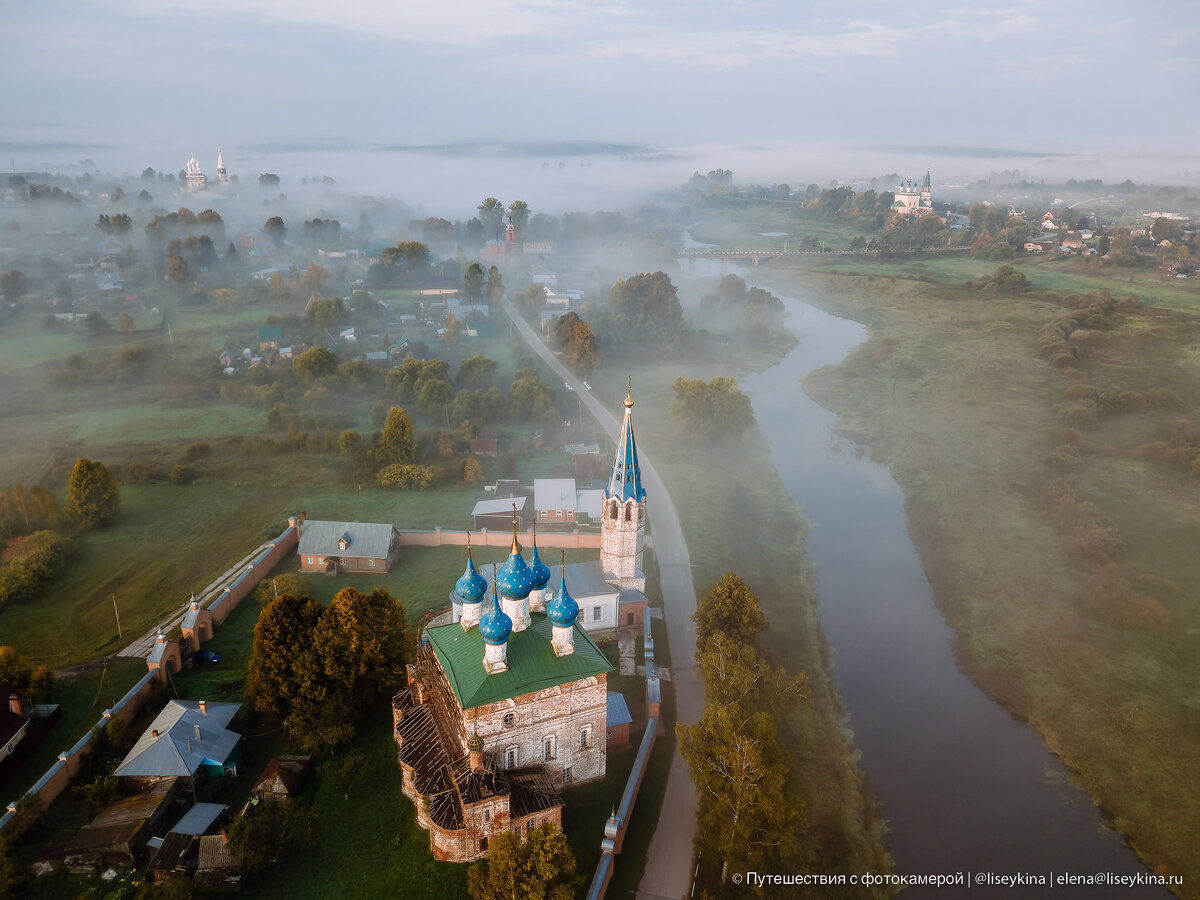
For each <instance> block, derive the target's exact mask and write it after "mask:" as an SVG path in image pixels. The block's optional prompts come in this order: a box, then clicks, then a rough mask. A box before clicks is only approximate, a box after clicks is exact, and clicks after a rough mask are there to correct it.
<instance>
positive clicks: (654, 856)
mask: <svg viewBox="0 0 1200 900" xmlns="http://www.w3.org/2000/svg"><path fill="white" fill-rule="evenodd" d="M502 305H503V307H504V310H505V312H507V313H508V315H509V318H511V319H512V320H513V323H514V324H515V326H516V329H517V331H518V332H520V334H521V336H522V337H523V338H524V339H525V341H526V342H527V343H528V344H529V346H530V347H532V348H533V350H534V351H535V352H536V353H537V354H538V355H539V356H540V357H541V358H542V359H544V360H545V361H546V362H547V363H548V364H549V365H550V368H552V369H553V370H554V371H555V372H556V373H557V374H558V376H559V377H560V378H562V379H563V381H566V382H569V383H570V384H571V386H572V387H574V388H575V393H576V394H577V395H578V396H579V399H580V400H581V401H582V403H583V404H584V406H586V407H587V408H588V411H589V412H591V413H592V415H593V416H595V417H596V421H597V422H599V423H600V427H601V428H603V429H604V430H605V431H607V432H608V434H609V435H610V436H611V437H612V439H613V441H614V442H615V441H616V439H617V438H618V437H619V436H620V430H621V423H620V421H619V420H618V419H617V418H616V417H615V416H613V414H612V413H610V412H609V411H608V410H607V409H606V408H605V407H603V406H602V405H601V404H600V402H599V401H598V400H596V398H595V397H593V396H592V394H591V392H590V391H588V390H587V389H586V388H585V387H584V386H583V383H582V382H581V381H580V380H578V379H577V378H576V377H575V376H574V375H573V374H571V372H570V371H569V370H568V369H567V368H566V366H564V365H563V364H562V363H561V362H560V361H559V360H558V358H557V357H555V356H554V354H553V353H551V352H550V350H549V348H548V347H546V345H545V344H544V343H543V342H542V340H541V338H539V337H538V336H537V334H535V333H534V331H533V329H532V328H530V327H529V325H528V324H527V323H526V322H525V320H524V319H522V318H521V316H520V315H519V314H518V313H517V311H516V309H515V308H514V307H513V305H512V303H511V301H509V300H508V298H505V299H504V300H503V301H502ZM624 399H625V398H623V397H621V398H617V402H618V403H619V402H620V401H621V400H624ZM635 399H636V398H635ZM642 408H643V409H645V408H646V406H645V405H643V407H642ZM635 425H636V421H635ZM638 462H639V464H640V465H641V469H642V484H643V487H645V489H646V494H647V496H648V498H649V500H648V502H647V504H646V506H647V508H648V510H649V513H650V527H651V529H652V530H653V532H654V553H655V557H656V558H657V559H658V566H659V570H660V572H661V581H662V593H663V608H664V613H665V617H666V623H667V638H668V640H669V641H670V646H671V661H672V667H671V677H672V679H673V680H674V684H675V710H676V716H677V717H678V719H679V721H680V722H686V723H692V722H696V721H697V720H699V718H700V715H701V713H702V712H703V710H704V689H703V687H702V686H701V684H700V680H699V679H698V678H697V677H696V674H695V672H693V671H692V657H693V656H694V655H695V652H696V625H695V623H694V622H693V621H692V613H694V612H695V611H696V588H695V586H694V585H693V584H692V567H691V559H690V557H689V556H688V550H687V544H686V543H685V542H684V539H683V528H682V526H681V525H680V524H679V514H678V513H676V512H675V505H674V504H673V503H672V502H671V497H670V495H669V494H668V493H667V488H666V486H665V485H664V484H663V481H662V479H661V478H659V476H658V472H656V471H655V469H654V466H653V465H652V464H651V462H650V460H649V458H648V457H647V456H646V454H645V448H642V449H641V450H640V451H639V453H638ZM635 815H636V813H635ZM695 834H696V789H695V787H694V786H693V784H692V779H691V776H690V775H689V774H688V770H687V764H686V763H684V761H683V758H682V757H681V756H680V755H679V751H678V749H677V750H676V751H675V756H674V757H673V758H672V760H671V769H670V773H669V774H668V775H667V792H666V796H665V797H664V798H663V805H662V812H661V813H659V816H658V827H657V828H656V829H655V831H654V837H653V838H652V839H651V841H650V853H649V856H648V858H647V862H646V872H645V874H644V875H643V876H642V880H641V883H640V884H638V891H637V896H638V897H639V898H641V900H654V898H672V900H674V898H680V897H687V896H688V895H689V894H690V893H691V887H692V874H693V872H694V869H695V866H694V865H693V855H694V854H693V850H692V838H693V837H694V836H695ZM619 864H620V863H619V861H618V865H619Z"/></svg>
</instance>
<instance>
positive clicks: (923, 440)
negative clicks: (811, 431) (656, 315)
mask: <svg viewBox="0 0 1200 900" xmlns="http://www.w3.org/2000/svg"><path fill="white" fill-rule="evenodd" d="M1030 274H1031V278H1032V281H1033V284H1034V286H1035V287H1041V285H1040V284H1039V283H1038V277H1037V275H1036V272H1034V273H1030ZM774 280H777V281H779V282H780V283H781V287H782V285H783V284H784V283H788V282H789V277H788V276H787V275H785V274H782V273H780V274H778V276H777V278H776V279H774ZM790 284H791V286H792V288H793V289H796V288H800V289H804V288H807V289H809V290H811V291H813V292H814V293H815V295H816V296H815V297H813V298H812V299H813V302H816V303H817V304H818V305H822V306H825V307H826V308H829V309H831V310H833V311H835V312H839V313H842V314H847V315H850V316H852V317H854V318H856V319H858V320H860V321H863V322H865V323H867V325H868V326H869V328H870V335H871V336H870V338H869V340H868V341H867V342H866V343H865V344H864V345H862V346H861V347H859V348H858V349H857V350H856V351H854V352H853V353H852V354H851V355H850V356H849V357H848V359H847V360H846V362H844V363H843V364H842V365H840V366H838V367H836V368H831V369H825V370H821V371H819V372H816V373H814V374H812V375H810V376H809V377H808V378H807V379H806V381H805V387H806V388H807V389H808V390H809V391H810V392H811V393H812V394H813V395H814V396H815V397H816V398H817V399H818V400H819V401H820V402H821V403H823V404H825V405H826V406H828V407H830V408H831V409H834V410H835V411H837V412H838V413H839V415H840V416H841V422H840V426H839V427H840V428H841V429H842V430H843V432H845V433H847V434H848V435H850V436H852V437H854V438H855V439H857V440H859V441H861V442H864V443H866V444H867V445H868V446H869V447H870V448H871V450H872V452H873V454H874V455H876V456H877V457H878V458H879V459H881V460H882V461H884V462H885V463H887V464H888V465H889V466H890V468H891V470H892V472H893V474H894V475H895V477H896V479H897V481H898V482H899V483H900V485H901V486H902V487H903V489H904V492H905V496H906V498H907V511H908V520H909V528H910V532H911V533H912V535H913V538H914V541H915V542H916V544H917V547H918V550H919V551H920V554H921V557H922V560H923V562H924V565H925V570H926V573H927V575H928V577H929V579H930V582H931V584H932V585H933V589H934V594H935V597H936V599H937V602H938V604H939V606H940V607H941V609H942V610H943V612H944V614H945V615H946V616H947V618H948V620H949V621H950V622H951V623H952V624H953V625H954V626H955V628H956V631H957V635H958V637H957V645H956V647H957V650H958V653H959V657H960V660H961V661H962V663H963V665H964V666H965V667H966V669H967V670H968V671H969V672H970V673H971V674H972V676H973V677H975V678H976V679H977V680H978V682H979V683H980V684H981V685H982V686H983V687H984V688H985V690H987V691H988V693H989V694H990V695H991V696H992V697H993V698H995V699H996V700H997V701H998V702H1000V703H1002V704H1003V705H1004V706H1006V707H1007V708H1008V709H1010V710H1012V711H1013V712H1014V713H1016V714H1017V715H1019V716H1021V717H1022V718H1024V719H1026V720H1028V721H1029V722H1030V723H1031V725H1032V726H1033V727H1034V728H1035V729H1036V730H1037V731H1038V732H1039V733H1040V734H1041V735H1042V737H1043V738H1044V739H1045V741H1046V743H1047V745H1048V746H1049V748H1050V749H1051V750H1052V751H1053V752H1054V753H1055V754H1056V755H1058V756H1059V757H1061V758H1062V759H1063V760H1064V762H1066V764H1067V765H1068V766H1069V767H1070V768H1071V770H1072V772H1073V774H1074V776H1075V778H1076V780H1077V782H1078V783H1079V784H1080V785H1081V786H1082V787H1083V788H1084V789H1085V790H1086V791H1087V792H1088V793H1089V794H1090V796H1091V797H1092V798H1093V800H1094V801H1095V802H1096V803H1097V804H1098V805H1099V806H1100V807H1101V808H1102V809H1104V810H1105V812H1106V813H1107V814H1108V815H1110V816H1111V817H1112V819H1113V821H1114V823H1115V825H1116V826H1117V827H1118V828H1119V829H1120V830H1121V831H1122V832H1123V833H1124V834H1125V835H1126V836H1127V837H1128V838H1129V840H1130V842H1131V843H1132V844H1133V846H1134V847H1135V848H1136V849H1137V850H1138V852H1139V853H1140V854H1141V855H1142V857H1143V858H1144V859H1145V860H1146V861H1147V862H1148V864H1149V865H1150V866H1151V867H1152V868H1153V869H1154V870H1155V871H1159V872H1162V873H1164V874H1165V873H1170V874H1181V875H1183V876H1184V877H1185V879H1186V882H1185V884H1186V887H1185V893H1186V894H1187V895H1189V896H1194V895H1196V894H1197V885H1200V852H1198V851H1197V847H1200V802H1197V801H1198V800H1200V797H1198V792H1197V787H1196V781H1195V777H1194V776H1195V763H1196V760H1197V759H1198V758H1200V732H1197V730H1196V728H1195V721H1196V692H1195V685H1196V684H1197V683H1198V681H1200V653H1198V652H1197V650H1198V649H1200V648H1197V644H1196V634H1197V629H1198V628H1200V605H1198V604H1197V602H1196V598H1197V597H1200V557H1198V556H1197V555H1196V554H1195V552H1194V544H1195V531H1196V526H1197V525H1198V524H1200V517H1198V516H1197V514H1196V505H1195V500H1194V497H1195V491H1196V486H1195V478H1194V477H1193V476H1191V475H1190V473H1189V470H1188V468H1187V467H1186V466H1184V465H1180V462H1185V460H1183V459H1182V457H1187V458H1188V459H1189V460H1190V457H1191V456H1192V455H1194V454H1195V452H1196V448H1195V443H1196V440H1195V435H1194V429H1192V428H1191V426H1190V425H1188V424H1186V423H1184V424H1180V423H1178V420H1179V419H1181V418H1182V417H1188V418H1189V419H1190V418H1194V417H1195V416H1196V415H1197V413H1200V385H1198V381H1197V374H1198V373H1200V359H1198V355H1197V353H1196V350H1195V343H1194V341H1195V338H1194V333H1195V322H1194V320H1193V319H1191V318H1189V317H1185V316H1181V315H1178V314H1175V313H1170V312H1163V311H1159V310H1154V309H1142V310H1141V311H1140V312H1133V313H1130V314H1119V313H1114V314H1113V315H1110V316H1107V317H1104V318H1102V320H1098V321H1096V322H1089V327H1084V328H1081V329H1079V330H1078V331H1076V332H1075V334H1074V336H1073V337H1072V338H1071V339H1070V343H1071V344H1072V345H1074V347H1075V348H1076V351H1077V352H1078V354H1079V360H1078V362H1076V364H1075V366H1074V367H1073V368H1069V369H1066V370H1056V369H1054V368H1052V367H1051V366H1050V365H1049V364H1048V363H1046V362H1043V361H1042V360H1041V359H1040V358H1039V357H1038V342H1039V332H1040V331H1041V330H1042V329H1043V327H1044V326H1046V325H1047V323H1050V322H1052V321H1054V320H1056V319H1059V318H1061V317H1062V316H1063V315H1064V314H1066V313H1067V312H1069V310H1067V309H1065V308H1064V307H1063V306H1062V305H1060V304H1059V303H1057V302H1054V300H1053V298H1050V299H1047V298H1045V297H1041V296H1036V295H1017V296H1012V295H1007V296H1006V295H1002V294H990V293H982V292H980V291H977V290H975V289H973V288H969V287H964V286H962V285H961V284H928V283H922V282H918V281H912V280H892V279H887V278H884V277H882V276H878V275H876V276H865V277H834V276H831V275H827V274H817V273H813V272H807V273H803V274H797V275H793V276H792V277H791V281H790ZM1081 385H1090V386H1092V387H1094V388H1095V389H1096V390H1097V391H1099V392H1105V391H1106V392H1109V393H1108V395H1107V396H1108V398H1109V400H1107V401H1105V405H1101V406H1099V408H1098V409H1093V413H1094V414H1095V417H1096V418H1097V421H1096V422H1095V424H1091V425H1088V424H1087V423H1086V420H1087V419H1088V416H1087V415H1084V416H1083V419H1084V420H1085V421H1083V422H1075V421H1068V420H1071V419H1072V417H1073V416H1077V415H1079V413H1078V410H1076V411H1075V412H1074V413H1063V412H1062V410H1063V409H1064V407H1066V406H1068V405H1071V404H1075V405H1076V406H1077V405H1078V403H1077V402H1076V401H1077V400H1078V398H1079V397H1080V396H1086V395H1087V389H1086V388H1082V387H1081ZM1155 389H1166V390H1169V391H1171V392H1172V395H1173V397H1174V399H1173V400H1171V401H1170V402H1168V403H1167V404H1166V405H1165V406H1159V407H1155V406H1153V405H1149V404H1142V405H1141V406H1140V407H1139V406H1138V403H1130V404H1129V406H1130V408H1131V409H1132V410H1133V411H1130V412H1125V413H1117V412H1115V411H1107V410H1109V409H1110V408H1112V407H1113V406H1114V405H1115V404H1114V401H1113V398H1119V397H1120V396H1121V395H1120V394H1118V393H1115V392H1117V391H1128V392H1134V393H1135V394H1136V396H1137V397H1138V398H1143V397H1146V396H1150V395H1151V392H1152V391H1154V390H1155ZM1073 398H1074V399H1073ZM1084 405H1085V406H1086V405H1087V403H1084ZM1093 406H1095V404H1093ZM1064 416H1065V418H1064ZM1075 424H1078V425H1079V430H1078V431H1073V430H1072V429H1070V428H1064V425H1075ZM1155 442H1160V443H1159V444H1157V445H1156V444H1155ZM1064 443H1073V444H1075V445H1077V446H1078V447H1079V452H1078V454H1076V453H1075V452H1074V451H1070V450H1069V448H1068V450H1067V451H1066V452H1062V445H1063V444H1064ZM1148 444H1149V445H1150V447H1149V449H1147V446H1146V445H1148ZM1189 448H1190V449H1189ZM1076 457H1078V458H1077V459H1076ZM1051 462H1053V465H1056V466H1059V468H1052V467H1051ZM1064 484H1068V485H1069V484H1073V487H1072V488H1071V492H1072V496H1073V500H1072V504H1071V507H1070V509H1072V510H1073V511H1074V513H1075V514H1077V515H1081V516H1083V517H1084V518H1086V519H1090V520H1092V521H1098V522H1101V523H1105V522H1107V523H1109V524H1111V525H1113V526H1115V527H1116V528H1117V529H1118V530H1119V532H1120V533H1121V535H1123V537H1124V540H1123V542H1117V543H1116V544H1114V545H1113V546H1112V547H1110V548H1109V549H1110V550H1112V551H1113V553H1114V555H1112V556H1111V557H1107V558H1106V556H1105V550H1104V546H1099V547H1098V546H1097V545H1095V544H1092V545H1088V544H1087V543H1086V542H1083V543H1081V542H1079V541H1078V540H1076V542H1075V543H1074V545H1072V543H1071V541H1072V533H1073V532H1072V531H1071V529H1072V528H1074V527H1075V523H1072V522H1066V523H1064V521H1063V519H1062V517H1061V514H1062V511H1063V510H1064V508H1065V507H1063V506H1062V505H1061V504H1060V505H1059V506H1057V507H1056V508H1057V510H1058V513H1057V514H1056V513H1054V509H1055V507H1054V506H1053V504H1052V503H1051V498H1052V495H1053V494H1054V491H1055V490H1056V487H1055V486H1056V485H1057V486H1058V487H1057V489H1058V490H1061V488H1062V486H1063V485H1064ZM1088 504H1094V508H1092V507H1089V506H1088ZM1056 515H1057V516H1058V518H1056ZM1056 523H1057V524H1056ZM1074 534H1075V536H1076V538H1077V537H1078V535H1079V532H1074ZM1093 534H1094V533H1093ZM1101 543H1103V542H1101ZM1106 577H1107V578H1108V579H1109V581H1108V584H1109V585H1110V586H1109V587H1107V588H1106V587H1104V586H1103V584H1102V582H1103V579H1104V578H1106ZM1114 582H1115V583H1116V587H1112V585H1113V583H1114Z"/></svg>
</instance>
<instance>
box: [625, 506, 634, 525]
mask: <svg viewBox="0 0 1200 900" xmlns="http://www.w3.org/2000/svg"><path fill="white" fill-rule="evenodd" d="M632 515H633V504H632V503H627V504H626V505H625V521H626V522H628V521H630V517H631V516H632Z"/></svg>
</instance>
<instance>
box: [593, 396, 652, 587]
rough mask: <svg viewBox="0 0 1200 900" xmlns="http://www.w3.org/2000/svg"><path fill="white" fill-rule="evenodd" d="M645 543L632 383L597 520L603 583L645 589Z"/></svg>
mask: <svg viewBox="0 0 1200 900" xmlns="http://www.w3.org/2000/svg"><path fill="white" fill-rule="evenodd" d="M645 540H646V491H645V489H644V488H643V487H642V470H641V468H640V467H639V466H638V456H637V443H636V442H635V441H634V438H633V382H632V380H631V381H630V384H629V393H628V394H626V395H625V419H624V421H623V422H622V423H621V436H620V438H618V440H617V450H616V454H615V457H614V459H613V467H612V474H611V475H609V478H608V487H607V488H606V489H605V491H604V509H603V514H602V517H601V520H600V568H601V569H602V570H603V572H604V580H605V581H607V582H609V583H610V584H614V585H616V586H618V587H629V588H636V589H637V590H639V591H644V590H645V589H646V574H645V573H644V572H643V571H642V549H643V547H644V545H645Z"/></svg>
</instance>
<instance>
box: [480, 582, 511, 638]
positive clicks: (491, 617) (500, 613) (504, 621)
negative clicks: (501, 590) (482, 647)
mask: <svg viewBox="0 0 1200 900" xmlns="http://www.w3.org/2000/svg"><path fill="white" fill-rule="evenodd" d="M479 634H480V635H481V636H482V637H483V640H484V642H485V643H488V644H503V643H504V642H505V641H507V640H508V636H509V635H510V634H512V619H510V618H509V617H508V616H507V615H505V613H504V610H502V609H501V608H500V598H499V597H498V596H497V595H496V592H495V591H493V592H492V608H491V609H489V610H488V611H487V612H486V613H484V614H483V618H482V619H480V620H479Z"/></svg>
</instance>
